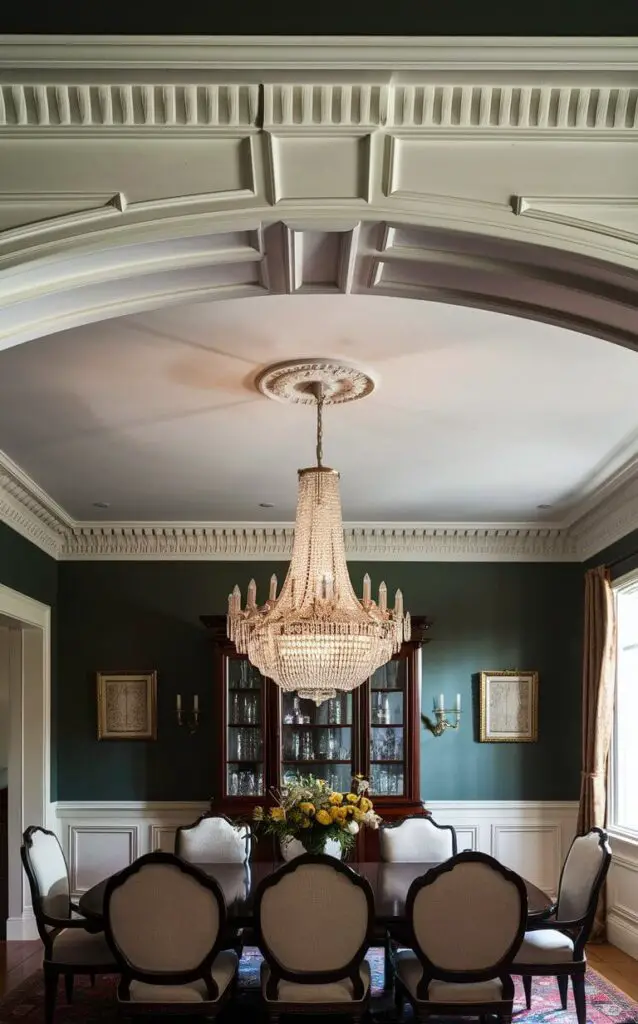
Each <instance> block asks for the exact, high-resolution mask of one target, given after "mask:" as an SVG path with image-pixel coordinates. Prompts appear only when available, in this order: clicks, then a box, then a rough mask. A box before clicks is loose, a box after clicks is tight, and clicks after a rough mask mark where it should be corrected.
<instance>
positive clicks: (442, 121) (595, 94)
mask: <svg viewBox="0 0 638 1024" xmlns="http://www.w3.org/2000/svg"><path fill="white" fill-rule="evenodd" d="M88 70H89V72H90V71H91V69H90V68H89V69H88ZM93 77H94V78H95V79H96V80H95V81H94V82H92V81H88V82H80V83H74V82H65V83H58V82H55V81H49V82H40V81H33V82H5V83H3V84H1V85H0V131H1V132H3V133H6V132H10V133H15V132H17V133H18V134H20V132H27V133H31V132H33V131H36V132H37V131H40V130H46V131H47V132H50V131H51V130H52V129H55V130H61V131H68V130H90V131H95V130H99V131H104V132H106V133H109V132H111V133H112V132H113V130H114V129H117V130H121V129H125V130H126V131H127V132H129V133H133V134H135V133H136V132H138V131H139V133H140V135H141V136H143V135H144V134H145V133H146V132H148V130H149V129H153V128H162V129H180V130H197V131H198V132H201V131H202V130H206V131H212V132H219V131H228V130H229V129H244V130H245V131H249V132H250V131H253V132H254V131H258V130H259V129H261V128H263V129H264V130H265V131H277V132H282V131H283V132H285V133H294V132H304V131H308V130H312V131H313V132H315V133H318V134H320V133H321V131H322V130H324V131H325V130H328V129H330V130H333V129H335V128H336V129H339V128H350V129H356V128H358V129H364V128H371V129H375V128H376V129H379V128H381V129H382V128H385V127H388V128H389V129H393V128H396V129H398V130H400V131H401V133H403V132H406V133H409V134H411V135H415V134H416V135H418V134H419V133H423V132H426V133H430V132H432V131H444V132H446V133H447V132H454V133H455V134H461V135H462V134H464V133H467V132H468V130H469V131H474V130H477V131H478V132H479V134H481V133H483V134H485V133H486V132H488V131H489V132H497V133H502V132H503V131H508V132H509V131H512V130H514V131H515V132H519V133H520V132H532V133H534V132H551V133H552V135H553V136H559V137H565V138H573V137H574V133H577V134H578V133H583V134H584V135H586V136H587V137H590V136H591V135H592V134H594V135H597V134H600V135H601V136H604V137H609V135H610V133H618V134H620V135H622V136H623V137H633V136H634V135H635V134H636V133H637V130H638V90H636V89H633V88H629V87H626V86H619V87H617V88H615V87H613V86H612V85H611V84H610V83H607V82H606V83H605V85H604V86H600V85H594V84H585V85H582V84H574V85H564V84H560V83H559V82H554V83H552V82H547V81H546V80H543V81H541V80H538V81H535V80H534V79H533V78H530V80H529V81H528V82H526V83H523V84H519V83H517V82H498V81H495V82H490V83H483V82H473V83H467V82H464V81H462V80H459V81H457V82H454V83H445V84H442V83H440V82H437V80H436V75H433V76H432V77H431V78H430V79H429V80H426V81H421V82H419V83H412V82H410V83H406V84H394V83H391V82H387V83H383V84H372V83H370V82H365V81H364V82H361V81H359V82H286V83H272V82H263V83H262V84H256V83H254V82H251V83H249V82H245V83H241V82H235V83H219V82H216V81H215V80H214V79H213V78H212V76H210V75H208V76H206V78H205V80H203V81H198V82H191V83H180V84H176V83H173V82H166V81H165V80H164V81H163V80H162V79H161V78H158V79H157V80H156V81H154V82H150V83H149V82H144V83H141V82H130V81H129V82H119V81H117V80H115V81H114V80H113V79H114V78H115V77H116V76H113V75H111V76H110V78H111V80H110V81H109V82H107V83H106V84H104V83H103V78H104V73H103V72H102V73H101V74H100V75H99V76H96V75H93ZM388 77H389V76H388ZM517 212H520V213H522V212H524V209H521V210H518V211H517Z"/></svg>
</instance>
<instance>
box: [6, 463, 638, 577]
mask: <svg viewBox="0 0 638 1024" xmlns="http://www.w3.org/2000/svg"><path fill="white" fill-rule="evenodd" d="M0 521H2V522H4V523H6V525H8V526H10V527H11V528H12V529H14V530H16V531H17V532H18V533H20V534H22V535H23V536H24V537H26V538H27V539H28V540H30V541H31V542H32V543H34V544H36V545H37V546H38V547H40V548H42V550H43V551H45V552H46V553H47V554H49V555H51V556H52V557H54V558H56V559H59V560H62V561H100V560H116V561H126V560H131V561H142V560H151V561H161V560H180V561H189V560H193V561H251V562H254V561H277V560H282V561H288V560H289V559H290V556H291V553H292V542H293V535H294V526H293V524H292V523H286V524H272V523H270V524H266V523H202V524H193V523H182V524H176V523H170V524H168V523H167V524H163V523H153V524H148V525H145V524H143V523H102V524H98V523H79V522H76V521H74V520H73V519H72V517H71V516H69V515H68V513H66V512H65V511H64V509H62V508H61V507H60V506H59V505H57V504H56V502H54V501H53V499H51V498H50V497H49V496H48V495H47V494H46V493H45V492H44V491H43V490H42V489H41V488H39V487H38V485H37V484H35V482H33V481H31V480H30V479H29V477H28V476H27V475H26V474H25V473H24V472H23V471H22V470H20V469H19V467H18V466H16V464H15V463H13V462H12V461H11V460H10V459H9V458H8V457H7V456H6V455H4V454H3V453H2V454H0ZM636 527H638V479H635V480H630V481H629V482H627V483H625V484H624V485H623V486H621V487H620V488H619V489H618V490H617V491H612V492H611V493H610V494H609V495H608V496H607V497H606V498H605V500H604V501H603V502H602V503H601V504H600V505H597V506H595V507H594V508H592V509H590V511H589V512H587V513H586V515H585V516H583V517H581V518H580V519H577V520H576V521H575V522H574V523H573V524H572V525H560V524H559V525H556V524H553V525H547V526H543V525H539V524H521V523H499V524H490V523H448V524H445V523H420V524H414V523H410V524H402V523H391V524H388V523H367V524H353V523H346V524H344V530H345V543H346V552H347V555H348V558H349V559H350V560H352V561H358V560H366V561H381V562H383V561H411V562H419V561H424V562H427V561H450V562H452V561H458V562H482V561H494V562H501V561H502V562H578V561H583V560H585V559H586V558H588V557H590V556H591V555H593V554H595V553H596V551H600V550H602V548H604V547H605V546H607V545H608V544H611V543H613V542H614V541H615V540H618V539H619V538H620V537H622V536H624V535H625V534H627V533H629V532H630V531H631V530H632V529H635V528H636Z"/></svg>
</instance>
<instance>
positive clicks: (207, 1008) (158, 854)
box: [104, 850, 237, 1017]
mask: <svg viewBox="0 0 638 1024" xmlns="http://www.w3.org/2000/svg"><path fill="white" fill-rule="evenodd" d="M149 864H168V865H171V866H173V867H176V868H178V869H179V870H180V871H181V872H183V874H185V875H190V876H191V877H192V878H195V879H197V881H198V882H199V883H200V885H201V886H202V888H203V889H208V891H209V892H211V893H212V894H213V896H214V897H215V899H216V901H217V906H218V908H219V930H218V932H217V938H216V940H215V943H214V945H213V946H212V948H211V949H210V951H209V952H208V953H207V954H206V956H205V957H204V959H203V960H202V961H201V963H199V964H197V966H196V967H193V968H191V969H190V970H188V971H142V970H139V969H138V968H136V967H135V966H134V965H133V964H131V963H130V962H129V960H128V959H127V958H126V957H125V956H124V954H123V953H122V951H121V950H120V949H119V947H118V945H117V942H116V940H115V937H114V935H113V931H112V928H111V919H110V902H111V897H112V895H113V893H114V892H115V891H116V890H117V889H119V888H120V887H121V886H122V885H124V883H125V882H126V881H127V880H128V879H129V878H131V876H133V875H136V874H137V873H138V872H139V871H141V870H142V868H144V867H146V866H148V865H149ZM225 923H226V901H225V900H224V894H223V892H222V890H221V888H220V887H219V885H218V884H217V882H216V881H215V879H214V878H210V877H209V876H208V875H205V874H204V872H203V871H200V870H199V868H198V867H196V866H195V865H194V864H189V863H188V861H185V860H182V859H181V858H180V857H177V856H175V854H173V853H165V852H164V851H162V850H157V851H155V852H154V853H147V854H145V855H144V856H143V857H139V858H138V860H136V861H134V862H133V863H132V864H130V865H129V866H128V867H126V868H124V869H123V870H122V871H119V872H118V873H117V874H116V875H113V876H112V877H111V878H109V880H108V883H107V886H106V889H105V892H104V933H105V935H106V940H107V942H108V944H109V946H110V947H111V949H112V950H113V956H114V959H115V961H116V963H117V964H118V968H119V972H120V975H121V977H120V984H119V988H118V996H119V999H120V1001H121V1002H122V1003H125V1004H126V1008H125V1010H124V1011H123V1012H124V1014H125V1016H130V1015H132V1014H138V1013H141V1014H148V1013H149V1012H152V1013H159V1012H160V1007H161V1012H162V1013H171V1014H182V1015H187V1016H191V1015H195V1014H204V1015H206V1016H208V1017H214V1016H216V1015H217V1013H218V1012H219V1011H220V1010H221V1009H222V1008H223V1007H224V1006H225V1005H226V1003H227V1002H228V1000H229V998H230V997H231V995H233V994H235V993H236V990H237V976H235V980H234V981H232V982H231V983H230V984H229V985H228V987H227V988H226V990H225V992H224V993H223V994H222V997H221V999H220V998H219V988H218V985H217V982H216V981H215V979H214V978H213V976H212V971H211V968H212V965H213V962H214V960H215V958H216V956H217V955H218V954H219V953H221V952H222V950H223V949H225V948H226V946H225V945H224V941H223V936H224V926H225ZM167 924H169V925H170V922H167ZM132 981H141V982H145V983H146V984H148V985H153V984H155V985H157V984H161V985H188V984H190V983H191V982H193V981H203V982H204V984H205V985H206V991H207V993H208V998H209V1000H210V1002H203V1003H201V1004H200V1003H193V1002H183V1003H170V1004H164V1003H157V1004H155V1003H153V1004H152V1005H151V1004H149V1003H142V1002H140V1003H135V1002H134V1001H131V999H130V987H131V982H132ZM211 1003H213V1004H214V1005H212V1006H211ZM169 1005H170V1009H169Z"/></svg>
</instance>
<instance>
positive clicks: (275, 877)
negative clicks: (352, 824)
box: [255, 854, 374, 1024]
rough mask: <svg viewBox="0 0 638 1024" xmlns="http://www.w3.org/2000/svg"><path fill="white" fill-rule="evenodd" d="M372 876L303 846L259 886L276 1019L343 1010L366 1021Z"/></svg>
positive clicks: (267, 979) (267, 991)
mask: <svg viewBox="0 0 638 1024" xmlns="http://www.w3.org/2000/svg"><path fill="white" fill-rule="evenodd" d="M373 920H374V899H373V894H372V889H371V887H370V884H369V882H368V881H367V880H366V879H365V878H362V877H361V875H358V874H356V872H354V871H353V870H352V869H351V868H349V867H347V866H346V865H345V864H343V863H342V862H341V861H338V860H336V859H335V858H334V857H329V856H327V855H325V854H304V855H302V856H301V857H297V858H295V859H294V860H292V861H289V862H288V863H287V864H285V865H284V866H283V867H281V868H280V869H279V870H278V871H276V872H275V873H274V874H272V875H270V876H268V877H267V878H265V879H264V880H263V881H262V882H261V884H260V885H259V887H258V889H257V892H256V894H255V927H256V932H257V941H258V943H259V947H260V949H261V952H262V954H263V956H264V963H263V965H262V968H261V991H262V996H263V999H264V1005H265V1008H266V1010H267V1012H268V1014H269V1016H270V1020H271V1022H273V1024H274V1022H277V1021H278V1020H279V1018H280V1016H281V1015H282V1014H286V1013H304V1014H307V1013H316V1014H327V1013H339V1014H344V1015H346V1014H347V1015H349V1016H350V1017H351V1018H352V1020H353V1021H354V1022H357V1021H360V1020H361V1017H362V1015H363V1013H364V1012H365V1010H366V1009H367V1006H368V1003H369V999H370V969H369V967H368V964H367V962H366V960H365V959H364V958H365V954H366V951H367V949H368V946H369V945H370V941H371V938H372V924H373Z"/></svg>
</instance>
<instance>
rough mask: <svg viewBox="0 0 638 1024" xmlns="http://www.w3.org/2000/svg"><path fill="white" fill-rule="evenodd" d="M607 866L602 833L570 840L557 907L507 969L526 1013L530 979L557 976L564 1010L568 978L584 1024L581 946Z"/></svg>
mask: <svg viewBox="0 0 638 1024" xmlns="http://www.w3.org/2000/svg"><path fill="white" fill-rule="evenodd" d="M610 863H611V848H610V846H609V839H608V836H607V833H606V832H605V831H604V830H603V829H601V828H592V829H591V830H590V831H589V832H588V833H587V834H586V835H584V836H577V837H576V838H575V839H574V841H573V843H572V845H571V847H570V849H569V853H568V854H567V857H566V859H565V863H564V864H563V870H562V872H561V876H560V882H559V885H558V900H557V902H556V905H555V906H554V907H553V908H552V909H551V911H550V912H549V915H548V916H546V918H545V919H544V920H542V921H539V922H538V923H537V924H535V925H534V926H533V928H532V930H531V931H527V932H525V936H524V939H523V943H522V945H521V948H520V949H519V951H518V953H517V955H516V958H515V960H514V965H513V968H512V970H513V973H514V974H520V975H522V977H523V987H524V989H525V1001H526V1003H527V1009H528V1010H529V1009H530V1008H531V1005H532V978H534V977H538V976H539V975H551V976H555V977H556V980H557V982H558V990H559V993H560V1001H561V1006H562V1008H563V1010H566V1009H567V989H568V985H569V979H570V978H571V980H572V989H573V992H574V1002H575V1004H576V1015H577V1017H578V1024H586V1020H587V1004H586V997H585V970H586V968H587V956H586V953H585V943H586V942H587V941H588V939H589V936H590V933H591V929H592V925H593V923H594V917H595V915H596V907H597V905H598V898H599V896H600V891H601V889H602V887H603V883H604V881H605V878H606V877H607V872H608V871H609V865H610Z"/></svg>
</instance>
